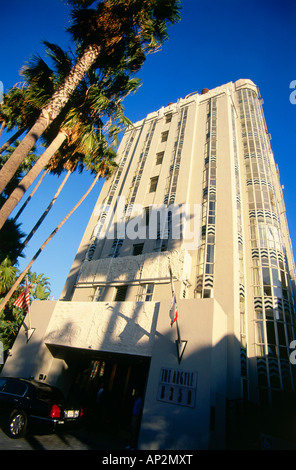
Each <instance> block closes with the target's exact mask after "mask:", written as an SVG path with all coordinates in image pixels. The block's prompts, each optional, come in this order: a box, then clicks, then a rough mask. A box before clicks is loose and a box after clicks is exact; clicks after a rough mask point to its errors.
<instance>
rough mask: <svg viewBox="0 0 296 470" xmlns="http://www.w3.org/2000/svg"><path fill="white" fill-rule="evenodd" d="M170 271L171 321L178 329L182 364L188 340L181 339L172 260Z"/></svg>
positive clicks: (178, 348)
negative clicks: (172, 316)
mask: <svg viewBox="0 0 296 470" xmlns="http://www.w3.org/2000/svg"><path fill="white" fill-rule="evenodd" d="M169 271H170V278H171V289H172V297H173V304H172V307H171V310H170V313H171V312H173V315H174V318H173V320H172V322H171V327H172V326H173V324H174V323H176V329H177V339H176V347H177V355H178V362H179V364H180V362H181V360H182V357H183V353H184V351H185V348H186V345H187V340H185V341H184V340H181V334H180V327H179V322H178V317H179V314H178V306H177V297H176V292H175V287H174V281H173V272H172V268H171V264H170V261H169ZM172 309H173V310H172Z"/></svg>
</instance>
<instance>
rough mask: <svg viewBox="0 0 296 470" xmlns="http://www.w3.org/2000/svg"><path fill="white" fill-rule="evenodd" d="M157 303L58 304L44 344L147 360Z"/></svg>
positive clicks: (152, 339)
mask: <svg viewBox="0 0 296 470" xmlns="http://www.w3.org/2000/svg"><path fill="white" fill-rule="evenodd" d="M158 308H159V304H158V303H157V302H146V303H145V302H57V305H56V308H55V310H54V312H53V315H52V318H51V321H50V324H49V327H48V329H47V332H46V335H45V343H46V344H48V345H50V344H51V345H59V346H67V347H73V348H82V349H92V350H100V351H107V352H117V353H122V354H138V355H142V356H150V355H151V352H152V345H153V341H154V335H155V329H156V323H157V315H158Z"/></svg>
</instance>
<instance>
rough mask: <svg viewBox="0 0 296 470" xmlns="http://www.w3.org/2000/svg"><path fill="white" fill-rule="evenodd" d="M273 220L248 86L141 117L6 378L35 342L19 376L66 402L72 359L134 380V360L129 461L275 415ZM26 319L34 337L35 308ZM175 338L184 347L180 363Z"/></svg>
mask: <svg viewBox="0 0 296 470" xmlns="http://www.w3.org/2000/svg"><path fill="white" fill-rule="evenodd" d="M283 204H284V203H283V196H282V190H281V185H280V182H279V176H278V170H277V167H276V165H275V162H274V158H273V154H272V151H271V147H270V142H269V136H268V132H267V129H266V123H265V120H264V115H263V112H262V108H261V101H260V95H259V91H258V88H257V86H256V85H255V84H254V83H253V82H252V81H251V80H244V79H242V80H238V81H236V82H234V83H232V82H230V83H228V84H225V85H222V86H220V87H218V88H215V89H213V90H203V92H202V93H201V94H198V93H193V94H191V95H188V96H187V97H185V98H184V99H180V100H179V101H178V102H177V103H173V104H169V105H168V106H166V107H163V108H161V109H160V110H158V111H156V112H155V113H151V114H149V115H148V116H147V117H146V118H145V119H143V120H142V121H140V122H137V123H135V124H134V125H133V127H132V128H131V129H129V130H127V131H126V133H125V135H124V137H123V139H122V142H121V144H120V147H119V150H118V168H117V170H116V172H115V174H114V176H113V177H112V178H111V179H110V180H109V181H107V182H106V183H105V184H104V186H103V189H102V191H101V193H100V195H99V198H98V201H97V204H96V206H95V208H94V211H93V213H92V215H91V217H90V220H89V223H88V225H87V227H86V231H85V234H84V236H83V238H82V241H81V244H80V247H79V249H78V252H77V255H76V258H75V260H74V262H73V266H72V268H71V270H70V273H69V276H68V278H67V281H66V284H65V287H64V290H63V293H62V295H61V298H60V300H59V301H58V302H57V303H55V304H53V305H52V304H51V302H46V303H44V304H46V309H45V311H48V313H47V314H46V319H45V317H44V322H43V323H42V321H41V323H42V326H41V324H40V326H39V330H38V328H36V332H35V333H34V335H33V336H32V338H31V339H30V341H29V342H28V343H27V344H25V343H24V339H22V340H21V339H20V338H21V335H22V334H24V331H21V332H20V334H19V338H18V339H17V341H16V343H15V346H14V350H13V351H12V356H11V358H9V360H8V361H7V364H6V365H5V367H4V371H3V373H5V372H7V371H8V372H9V373H10V372H11V371H12V370H13V368H14V367H15V364H16V363H17V360H16V359H13V358H17V357H19V355H20V354H21V355H23V354H24V351H25V348H26V351H27V352H26V353H25V356H26V357H28V353H29V351H30V350H31V348H33V346H34V347H35V348H37V344H36V342H37V339H38V344H39V347H40V356H38V357H39V359H40V360H39V359H38V361H37V360H36V361H33V362H34V365H32V364H31V366H30V367H31V369H30V367H29V366H26V368H25V369H24V370H25V371H26V373H29V372H30V374H29V375H34V376H39V375H40V374H41V375H42V376H44V375H46V376H47V377H48V378H51V379H52V380H54V381H60V382H61V383H63V384H64V386H65V387H66V385H67V384H69V383H70V382H71V379H73V374H74V372H73V371H74V366H72V365H71V360H73V359H71V358H70V359H69V357H70V356H69V354H70V352H71V353H73V354H75V358H76V357H79V352H81V355H83V354H87V357H89V358H92V359H99V360H102V359H104V360H105V359H106V358H111V359H112V360H115V359H116V358H118V359H120V357H121V356H122V358H124V360H125V361H127V362H128V361H129V360H130V364H134V363H133V361H134V360H135V361H138V362H137V367H140V366H139V364H140V362H139V361H141V358H145V360H147V361H148V362H149V366H148V362H147V364H146V363H145V364H146V365H147V373H146V376H145V377H144V379H145V380H144V379H143V380H144V382H143V383H144V385H145V386H144V389H142V392H143V394H144V397H145V400H144V410H143V416H142V422H141V430H140V434H139V447H140V448H142V449H182V448H183V449H207V448H225V445H226V421H227V420H226V409H227V406H226V405H227V403H228V401H232V400H245V401H246V402H249V401H251V402H252V403H256V404H258V403H259V404H260V403H261V402H264V401H266V402H268V403H272V401H273V398H274V396H275V395H276V394H277V393H278V392H285V391H286V390H289V391H290V390H292V391H293V390H294V376H295V371H294V370H293V368H292V366H291V363H290V362H289V359H288V355H289V344H290V341H291V340H292V339H293V338H294V337H295V320H294V318H295V312H294V301H295V272H294V260H293V254H292V249H291V244H290V238H289V232H288V229H287V221H286V219H285V213H284V211H283V210H282V209H283ZM160 208H163V209H164V212H162V213H161V214H162V215H163V214H164V215H163V218H161V217H162V216H159V219H158V220H159V223H157V222H156V220H157V219H156V218H155V217H154V214H155V213H156V212H157V211H159V210H160ZM154 211H156V212H154ZM169 212H170V214H169ZM163 222H164V225H163ZM150 229H151V230H150ZM147 234H148V235H147ZM170 269H171V270H172V275H173V283H174V287H175V292H176V300H177V306H178V313H179V318H178V323H177V324H176V323H174V324H173V326H172V327H171V326H170V317H169V312H170V306H171V301H172V284H171V278H170ZM34 304H35V305H33V306H32V316H33V317H34V318H35V319H36V321H37V318H39V317H38V316H39V315H40V312H41V311H42V312H43V305H40V304H39V303H34ZM50 305H52V306H51V307H50ZM42 315H43V313H42ZM38 321H39V320H38ZM177 326H178V328H179V330H178V329H177ZM38 331H39V336H38V335H37V332H38ZM178 333H179V334H180V338H179V339H181V340H182V341H187V343H186V347H185V349H184V353H183V356H182V359H181V360H179V359H178V355H177V347H176V340H177V339H178ZM86 352H87V353H86ZM77 354H78V355H77ZM112 354H113V356H112ZM41 357H42V358H43V359H42V360H41ZM73 357H74V356H73ZM83 357H84V356H83ZM106 360H107V359H106ZM116 360H117V359H116ZM31 362H32V361H31ZM69 364H70V365H69ZM131 367H133V365H132V366H131ZM145 367H146V366H145ZM29 369H30V371H29ZM129 370H130V369H129ZM137 370H138V371H139V370H140V369H137ZM58 371H59V372H58ZM114 371H115V369H114ZM114 373H115V372H114ZM128 377H129V376H128ZM112 380H113V379H112ZM125 380H126V382H125V388H124V393H127V390H128V386H129V385H128V384H129V380H130V379H129V378H126V379H125ZM181 381H182V382H181ZM112 384H113V382H112ZM110 390H111V386H110ZM175 430H178V432H174V431H175Z"/></svg>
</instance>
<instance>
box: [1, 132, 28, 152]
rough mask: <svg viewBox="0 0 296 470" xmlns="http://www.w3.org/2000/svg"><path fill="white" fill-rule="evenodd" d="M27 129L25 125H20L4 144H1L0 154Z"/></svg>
mask: <svg viewBox="0 0 296 470" xmlns="http://www.w3.org/2000/svg"><path fill="white" fill-rule="evenodd" d="M26 129H27V127H26V126H24V127H21V128H20V129H18V130H17V131H16V132H15V133H14V134H13V135H12V136H11V137H10V139H8V140H7V141H6V142H5V144H3V145H2V147H0V154H1V153H3V152H4V151H5V150H6V149H7V148H8V147H9V146H10V145H11V144H13V142H15V141H16V140H17V139H18V138H19V137H20V136H21V135H22V134H23V133H24V132H25V130H26Z"/></svg>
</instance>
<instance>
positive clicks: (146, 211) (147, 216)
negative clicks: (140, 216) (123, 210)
mask: <svg viewBox="0 0 296 470" xmlns="http://www.w3.org/2000/svg"><path fill="white" fill-rule="evenodd" d="M149 220H150V207H144V221H145V225H146V226H147V225H149Z"/></svg>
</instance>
